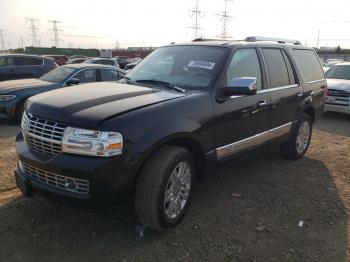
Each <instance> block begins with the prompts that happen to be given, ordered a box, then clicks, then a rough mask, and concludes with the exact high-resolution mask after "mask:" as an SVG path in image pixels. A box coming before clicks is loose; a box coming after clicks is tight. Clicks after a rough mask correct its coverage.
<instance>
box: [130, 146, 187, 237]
mask: <svg viewBox="0 0 350 262" xmlns="http://www.w3.org/2000/svg"><path fill="white" fill-rule="evenodd" d="M180 169H181V170H184V171H186V172H184V173H183V176H182V178H183V180H184V182H182V180H181V179H179V178H178V179H175V176H176V174H180ZM188 172H189V176H188ZM186 174H187V175H186ZM180 176H181V175H180ZM176 177H177V176H176ZM193 178H194V161H193V156H192V155H191V153H190V152H189V151H188V150H186V149H185V148H182V147H178V146H170V145H169V146H164V147H162V148H160V149H159V150H158V151H156V152H155V153H153V155H151V157H150V158H149V159H148V161H147V162H146V164H145V166H144V168H143V170H142V171H141V174H140V177H139V180H138V183H137V187H136V194H135V211H136V214H137V216H138V219H139V220H140V222H141V223H143V224H144V225H146V226H148V227H150V228H152V229H154V230H156V231H160V232H164V231H166V230H167V229H170V228H172V227H175V226H176V225H177V224H178V223H179V222H180V221H181V219H182V218H183V216H184V214H185V212H186V209H187V207H188V205H189V203H190V199H191V196H192V187H193ZM175 180H176V181H175ZM184 185H186V186H184ZM166 193H167V196H168V198H167V200H165V194H166ZM186 196H187V198H186ZM185 198H186V200H185ZM173 199H175V200H173ZM174 203H177V204H178V205H179V206H178V205H175V206H174ZM174 208H175V210H173V209H174ZM176 210H178V213H177V214H175V213H176ZM171 211H174V212H171Z"/></svg>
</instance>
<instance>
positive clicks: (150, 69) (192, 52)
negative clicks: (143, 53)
mask: <svg viewBox="0 0 350 262" xmlns="http://www.w3.org/2000/svg"><path fill="white" fill-rule="evenodd" d="M225 50H226V49H225V48H222V47H213V46H170V47H162V48H159V49H157V50H155V51H154V52H153V53H152V54H150V55H149V56H147V57H146V58H145V59H144V60H143V61H142V62H140V64H139V65H138V66H137V67H135V68H134V69H133V70H132V71H131V72H130V73H128V75H127V77H128V78H129V79H130V81H131V82H137V81H140V80H157V81H164V82H167V83H169V84H171V85H174V86H178V87H184V88H190V89H191V88H192V89H205V88H206V87H208V85H209V84H210V82H211V80H212V79H213V78H214V75H215V72H216V71H217V69H218V67H219V66H220V62H221V60H222V58H223V56H224V54H225Z"/></svg>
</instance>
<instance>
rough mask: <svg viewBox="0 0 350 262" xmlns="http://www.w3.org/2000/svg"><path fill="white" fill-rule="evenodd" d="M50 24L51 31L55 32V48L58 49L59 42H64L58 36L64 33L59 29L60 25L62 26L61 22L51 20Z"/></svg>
mask: <svg viewBox="0 0 350 262" xmlns="http://www.w3.org/2000/svg"><path fill="white" fill-rule="evenodd" d="M48 22H49V23H51V24H52V27H51V28H50V29H49V30H50V31H52V32H53V39H52V40H53V41H54V43H55V47H58V46H59V42H60V41H62V39H60V38H59V36H58V34H59V33H60V32H62V29H60V28H59V27H58V24H60V23H61V21H57V20H49V21H48Z"/></svg>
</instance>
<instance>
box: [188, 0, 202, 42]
mask: <svg viewBox="0 0 350 262" xmlns="http://www.w3.org/2000/svg"><path fill="white" fill-rule="evenodd" d="M195 1H196V5H195V7H194V9H192V10H191V11H190V12H191V13H190V15H191V17H192V16H193V17H194V25H192V26H190V27H188V28H190V29H192V30H194V38H195V39H197V38H198V37H199V31H200V30H202V29H203V28H201V27H200V24H199V18H200V17H201V16H203V12H202V11H201V10H200V9H199V0H195Z"/></svg>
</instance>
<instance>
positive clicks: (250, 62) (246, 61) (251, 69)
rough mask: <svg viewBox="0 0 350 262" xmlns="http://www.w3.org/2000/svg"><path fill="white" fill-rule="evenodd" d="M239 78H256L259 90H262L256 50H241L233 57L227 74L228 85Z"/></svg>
mask: <svg viewBox="0 0 350 262" xmlns="http://www.w3.org/2000/svg"><path fill="white" fill-rule="evenodd" d="M239 77H255V78H256V79H257V87H258V90H260V89H261V87H262V82H261V70H260V64H259V59H258V55H257V53H256V50H255V49H240V50H237V51H236V52H235V54H234V55H233V58H232V60H231V63H230V65H229V67H228V69H227V72H226V84H229V83H230V82H231V81H232V79H234V78H239Z"/></svg>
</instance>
